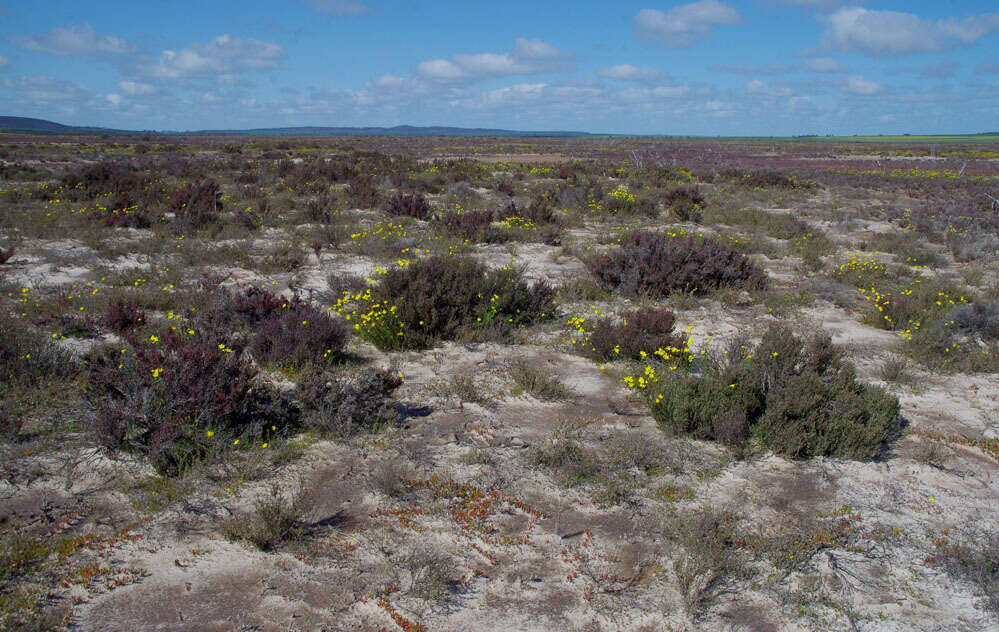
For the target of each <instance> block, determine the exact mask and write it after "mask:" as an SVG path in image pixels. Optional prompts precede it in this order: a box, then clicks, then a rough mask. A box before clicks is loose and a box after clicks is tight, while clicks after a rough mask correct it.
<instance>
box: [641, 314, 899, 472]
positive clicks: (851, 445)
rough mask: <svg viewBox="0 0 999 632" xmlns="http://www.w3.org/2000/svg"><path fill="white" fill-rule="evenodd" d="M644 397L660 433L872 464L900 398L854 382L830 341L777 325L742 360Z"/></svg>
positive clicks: (671, 382) (893, 423)
mask: <svg viewBox="0 0 999 632" xmlns="http://www.w3.org/2000/svg"><path fill="white" fill-rule="evenodd" d="M648 396H649V398H650V401H651V407H652V413H653V415H654V416H655V418H656V420H657V421H658V422H659V423H660V425H662V426H663V427H665V428H669V429H672V430H674V431H681V432H686V433H690V434H692V435H693V436H695V437H697V438H699V439H716V440H718V441H721V442H723V443H726V444H728V445H732V446H736V447H739V446H741V445H742V443H743V441H744V440H745V439H746V438H749V437H754V438H756V439H757V440H758V441H759V442H760V443H761V444H762V445H764V446H765V447H767V448H769V449H771V450H773V451H774V452H776V453H778V454H782V455H784V456H788V457H791V458H807V457H812V456H819V455H828V456H837V457H842V458H870V457H873V456H875V455H877V454H878V452H879V451H880V450H881V446H882V445H883V444H884V442H885V441H886V440H887V439H888V438H889V436H890V435H891V433H892V432H893V431H894V430H895V429H896V428H897V423H898V419H899V403H898V399H897V398H896V397H894V396H892V395H889V394H888V393H887V392H886V391H884V390H883V389H881V388H878V387H875V386H868V385H864V384H861V383H860V382H858V381H857V379H856V375H855V373H854V371H853V368H852V367H851V366H850V365H848V364H846V363H844V362H843V361H842V360H841V358H840V355H839V353H838V351H837V350H836V349H835V347H833V346H832V344H831V343H830V342H829V338H828V336H821V335H818V336H816V337H814V338H812V339H811V340H809V341H808V342H807V343H804V342H802V341H801V340H800V339H799V338H797V337H796V336H794V335H793V333H792V332H791V331H790V329H788V328H787V327H786V326H784V325H780V324H775V325H772V326H771V328H770V329H769V330H768V331H767V333H766V334H765V335H764V337H763V340H762V341H761V342H760V344H759V345H758V346H757V347H756V348H755V349H754V350H753V352H752V353H749V354H747V355H746V356H745V357H741V358H733V359H731V360H730V361H729V362H728V363H727V364H716V365H712V366H708V367H706V368H705V370H704V371H703V372H702V373H701V374H700V375H694V374H682V373H681V374H679V375H678V376H676V377H672V378H670V379H668V380H666V381H665V382H663V383H661V384H659V386H658V388H657V389H652V390H651V391H650V392H649V393H648Z"/></svg>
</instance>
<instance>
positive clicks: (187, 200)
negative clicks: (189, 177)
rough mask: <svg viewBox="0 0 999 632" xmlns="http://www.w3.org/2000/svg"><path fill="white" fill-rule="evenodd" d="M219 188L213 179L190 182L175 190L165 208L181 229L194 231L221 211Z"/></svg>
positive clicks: (213, 218) (205, 224)
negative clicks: (172, 215) (171, 213)
mask: <svg viewBox="0 0 999 632" xmlns="http://www.w3.org/2000/svg"><path fill="white" fill-rule="evenodd" d="M220 194H221V190H220V189H219V184H218V182H216V181H215V180H212V179H210V178H209V179H206V180H202V181H201V182H197V183H194V182H191V183H188V184H186V185H185V186H184V187H183V188H181V189H180V190H179V191H177V192H176V193H175V194H174V196H173V199H172V200H171V201H170V203H169V204H168V206H167V208H168V209H169V210H170V211H173V213H174V214H175V218H174V222H175V224H176V225H177V227H178V228H179V229H180V230H181V231H185V232H188V231H195V230H199V229H201V228H204V227H205V226H207V225H209V224H211V223H213V222H215V221H216V220H217V219H218V216H219V213H220V212H221V211H222V203H221V202H220V201H219V196H220Z"/></svg>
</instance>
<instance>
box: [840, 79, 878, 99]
mask: <svg viewBox="0 0 999 632" xmlns="http://www.w3.org/2000/svg"><path fill="white" fill-rule="evenodd" d="M882 89H883V86H882V85H881V84H880V83H877V82H876V81H871V80H869V79H864V78H863V77H861V76H860V75H851V76H849V77H847V80H846V83H845V84H844V85H843V90H844V91H845V92H849V93H851V94H861V95H872V94H877V93H879V92H881V90H882Z"/></svg>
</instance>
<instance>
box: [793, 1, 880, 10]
mask: <svg viewBox="0 0 999 632" xmlns="http://www.w3.org/2000/svg"><path fill="white" fill-rule="evenodd" d="M779 1H780V3H781V4H786V5H788V6H790V7H805V8H809V9H825V8H828V7H835V6H839V5H841V4H843V0H779ZM863 1H864V0H859V2H863ZM859 2H854V4H859Z"/></svg>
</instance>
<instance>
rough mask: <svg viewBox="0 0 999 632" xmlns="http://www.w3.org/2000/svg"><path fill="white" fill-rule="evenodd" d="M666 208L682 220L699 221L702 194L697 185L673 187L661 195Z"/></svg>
mask: <svg viewBox="0 0 999 632" xmlns="http://www.w3.org/2000/svg"><path fill="white" fill-rule="evenodd" d="M663 202H664V203H665V204H666V208H668V209H669V210H670V212H671V213H673V214H674V215H676V216H677V218H679V219H681V220H683V221H695V222H696V221H700V219H701V214H700V210H701V209H702V208H703V207H704V196H703V195H701V192H700V190H699V189H698V188H697V187H674V188H672V189H670V190H669V192H667V193H666V195H665V196H664V197H663Z"/></svg>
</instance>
